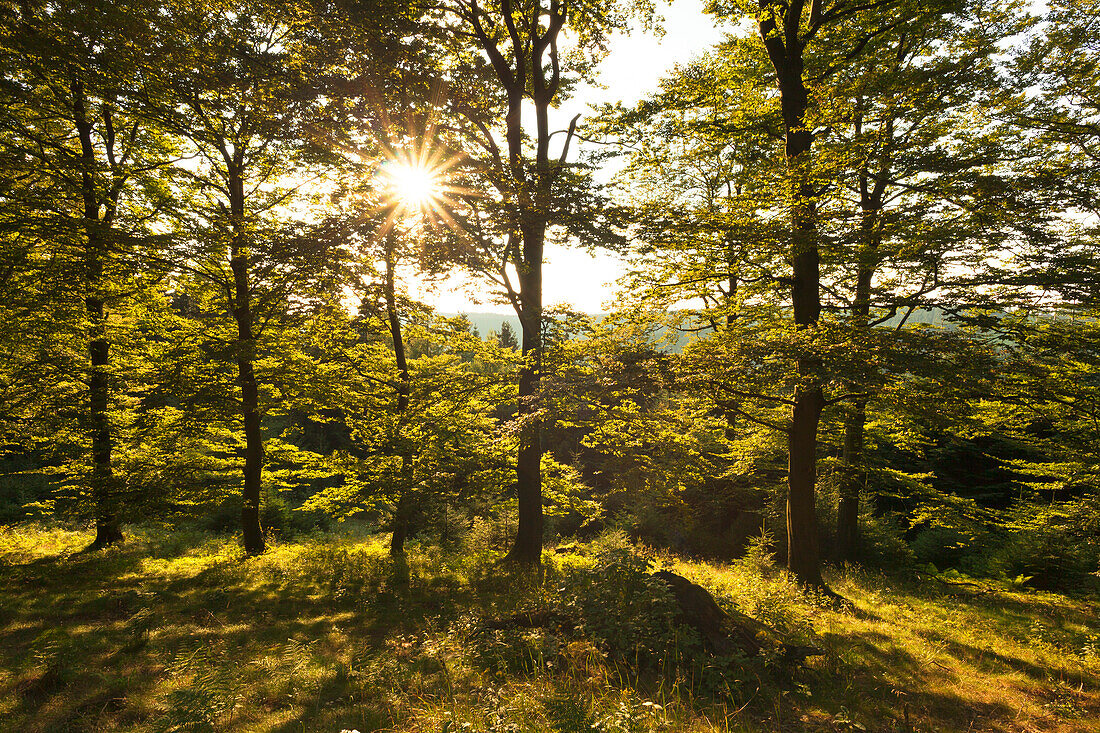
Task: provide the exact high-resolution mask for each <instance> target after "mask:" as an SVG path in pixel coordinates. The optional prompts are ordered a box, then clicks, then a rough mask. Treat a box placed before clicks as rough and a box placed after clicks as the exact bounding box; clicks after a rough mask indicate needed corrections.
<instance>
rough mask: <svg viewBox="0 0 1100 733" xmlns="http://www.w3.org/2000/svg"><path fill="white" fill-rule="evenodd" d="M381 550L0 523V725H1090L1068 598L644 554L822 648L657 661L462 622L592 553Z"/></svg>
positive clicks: (497, 610) (319, 541)
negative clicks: (835, 597) (832, 594)
mask: <svg viewBox="0 0 1100 733" xmlns="http://www.w3.org/2000/svg"><path fill="white" fill-rule="evenodd" d="M382 539H383V538H378V537H373V536H370V535H369V534H366V533H361V532H359V531H357V530H355V529H354V528H350V529H347V530H345V531H344V532H343V533H341V534H334V535H327V536H317V537H309V538H303V539H300V540H296V541H293V542H281V543H273V545H274V546H273V547H272V549H271V550H270V551H269V552H268V553H267V554H265V555H263V556H262V557H258V558H246V557H244V556H243V555H242V553H241V552H240V550H239V549H238V547H237V543H236V541H235V540H234V539H233V538H229V537H219V536H214V535H210V534H206V533H202V532H195V531H186V530H179V529H175V530H170V529H162V528H155V527H144V528H138V529H135V530H133V531H132V533H131V538H130V540H129V541H128V542H127V543H125V544H124V545H122V546H120V547H117V548H110V549H108V550H105V551H101V552H98V553H93V554H81V553H79V552H78V550H79V549H80V548H82V547H84V546H86V545H87V544H88V543H89V542H90V540H91V536H90V534H89V533H87V532H80V531H72V530H66V529H63V528H58V527H20V528H11V529H0V730H11V731H51V732H52V731H112V730H119V731H121V730H125V731H131V730H132V731H202V730H207V731H211V730H217V731H222V730H224V731H286V732H289V731H332V732H333V733H339V731H343V730H358V731H361V733H366V732H367V731H373V730H393V731H403V732H404V731H408V732H412V731H423V732H425V733H429V732H430V733H459V732H461V731H468V732H470V733H474V732H476V733H505V732H507V731H516V732H517V733H519V732H523V733H526V732H527V731H559V732H561V733H573V732H580V731H596V730H598V731H605V732H608V733H611V732H619V731H622V732H623V733H626V732H627V731H630V732H635V731H636V732H642V731H658V730H673V731H698V732H699V733H702V732H704V731H723V732H725V731H745V732H749V731H754V732H755V731H846V730H868V731H914V732H915V731H945V732H950V731H1021V732H1022V731H1065V732H1066V733H1069V732H1070V731H1074V732H1077V731H1100V681H1098V680H1100V614H1098V613H1097V607H1096V604H1095V603H1092V602H1090V601H1089V600H1088V599H1085V598H1080V597H1071V596H1065V595H1058V594H1053V593H1038V592H1032V591H1027V590H1022V589H1019V588H1013V587H1010V586H1007V585H1006V586H997V585H992V584H980V585H975V584H970V585H960V584H951V583H944V582H940V581H937V580H928V579H926V580H924V581H923V582H917V581H904V580H899V579H897V578H888V577H885V576H882V575H876V574H872V573H867V572H863V571H859V570H855V569H846V570H843V571H836V572H834V573H833V574H831V575H830V576H829V581H830V583H831V584H832V587H833V588H835V589H836V590H837V591H839V592H840V593H841V595H843V596H844V597H845V598H846V599H849V600H850V602H851V606H850V607H845V608H837V607H834V606H831V605H829V604H828V603H826V602H825V601H823V600H822V599H818V598H814V597H812V596H807V595H806V594H805V593H803V591H802V590H801V589H800V588H799V587H798V586H797V585H796V584H794V583H792V582H790V581H789V580H788V579H787V578H786V577H785V576H784V575H783V574H782V573H780V572H778V571H776V570H775V569H772V568H769V567H767V565H766V564H760V563H752V564H750V563H742V564H735V565H732V566H718V565H712V564H706V563H699V562H691V561H687V560H684V559H681V558H676V557H673V556H657V557H656V561H657V562H658V563H659V564H662V565H666V566H670V567H672V569H674V570H675V571H677V572H680V573H682V574H684V575H687V576H689V577H691V578H692V579H694V580H695V581H696V582H698V583H700V584H702V585H704V586H705V587H707V588H708V589H710V590H711V591H712V592H713V593H714V594H715V596H716V597H717V598H718V599H719V602H720V603H722V604H725V605H728V606H730V607H737V608H739V609H740V610H742V611H744V612H745V613H748V614H749V615H752V616H754V617H756V618H758V619H760V620H762V621H764V622H765V623H767V624H769V625H770V626H772V627H774V628H776V629H778V630H779V631H780V632H781V634H782V635H783V636H784V637H785V638H787V639H789V640H791V641H793V642H796V643H811V644H814V645H816V646H818V647H820V648H822V649H823V650H825V652H826V654H825V655H824V656H823V657H817V658H812V659H810V660H809V661H808V662H807V663H806V664H805V665H804V666H803V667H801V668H798V669H796V670H784V669H783V668H782V666H781V665H779V664H778V663H774V664H772V663H762V662H759V661H756V662H752V663H748V664H727V665H726V666H722V665H721V664H720V663H719V662H715V663H714V664H710V663H706V664H702V665H701V666H699V665H697V666H695V667H690V668H689V667H684V668H682V669H679V670H678V671H675V672H674V673H664V674H659V673H655V672H653V670H654V669H655V668H656V667H657V666H658V665H654V664H649V665H647V664H646V663H645V661H646V660H644V659H639V658H638V657H637V655H638V652H637V651H636V652H635V658H633V659H628V658H626V657H628V656H629V655H622V654H617V653H616V652H615V650H614V649H611V648H609V647H608V646H607V645H606V644H603V643H601V642H600V640H599V639H598V638H596V637H594V636H590V635H585V634H583V633H581V634H566V633H564V632H558V631H554V630H552V629H549V630H548V629H513V630H498V631H491V632H486V631H485V630H484V629H483V628H482V626H481V624H482V620H483V619H485V618H489V617H501V616H505V615H507V614H509V613H511V612H513V611H515V610H516V609H519V608H531V607H532V604H534V605H538V604H546V603H553V602H555V598H556V596H557V595H560V594H561V592H562V591H561V590H560V589H561V588H564V587H565V585H566V584H567V583H568V582H570V581H569V578H571V577H575V576H576V574H577V573H584V572H589V570H590V569H591V568H592V567H593V564H594V562H595V561H594V560H593V558H592V552H593V551H594V549H598V548H591V547H589V548H585V547H580V548H579V549H580V550H581V552H580V553H579V554H562V555H548V557H547V562H546V575H545V578H544V579H543V582H542V584H541V585H540V584H539V581H538V579H537V578H533V577H529V576H524V575H512V574H509V573H506V572H505V571H503V570H501V569H500V568H499V567H498V566H497V565H495V564H494V560H495V556H494V555H492V554H490V552H489V551H487V550H485V548H484V547H483V546H482V547H478V548H476V549H475V548H474V547H470V548H467V549H466V550H464V551H463V550H459V551H455V552H451V553H447V552H443V551H441V550H439V549H438V548H432V547H428V546H415V545H414V546H413V547H412V548H411V552H410V555H409V558H408V567H407V568H402V567H397V568H395V567H394V565H393V563H392V562H391V561H390V560H389V558H387V557H386V555H385V544H384V542H382ZM621 541H622V540H621V538H619V539H617V540H616V539H615V538H612V539H611V540H605V545H606V544H607V543H608V542H610V543H611V544H614V542H619V543H621ZM474 544H477V543H474ZM604 549H606V548H604ZM406 574H407V578H408V583H407V585H406V584H405V583H404V582H403V580H402V578H403V577H404V576H405V575H406ZM559 600H560V599H559ZM624 602H625V603H627V604H628V605H632V604H634V599H626V600H625V601H624ZM639 602H640V603H641V604H642V605H644V604H645V599H641V600H640V601H639ZM642 618H645V617H644V616H642ZM605 620H606V619H605ZM650 661H651V662H652V661H653V660H650ZM719 661H721V660H719ZM727 661H728V660H727ZM666 672H667V670H666Z"/></svg>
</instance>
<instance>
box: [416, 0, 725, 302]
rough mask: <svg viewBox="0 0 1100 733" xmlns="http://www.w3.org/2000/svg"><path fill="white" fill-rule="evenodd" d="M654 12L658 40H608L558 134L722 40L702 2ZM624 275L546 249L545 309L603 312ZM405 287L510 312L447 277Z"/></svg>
mask: <svg viewBox="0 0 1100 733" xmlns="http://www.w3.org/2000/svg"><path fill="white" fill-rule="evenodd" d="M658 10H659V11H660V13H661V15H663V16H664V18H665V23H664V29H665V34H664V36H663V37H661V38H657V37H655V36H654V35H652V34H649V33H644V32H643V31H641V30H636V31H635V32H634V33H632V34H631V35H629V36H619V37H616V38H614V39H613V40H612V43H611V46H610V47H611V52H610V53H609V54H608V56H607V58H606V59H604V61H603V63H602V64H601V65H600V69H599V82H600V84H601V85H602V86H603V87H605V88H603V89H599V88H592V87H585V88H582V89H579V90H578V92H577V94H576V95H575V96H574V97H573V98H572V99H570V100H569V101H567V102H566V103H564V104H563V105H562V108H561V109H560V110H557V115H556V117H557V121H558V124H559V126H561V127H565V126H566V125H567V124H568V120H569V119H570V118H572V116H573V115H575V114H577V113H578V112H580V113H582V114H586V113H587V112H589V109H588V105H590V104H601V103H604V102H615V101H621V102H624V103H626V104H634V103H635V102H637V101H638V100H639V99H641V98H642V97H643V96H645V95H646V94H648V93H649V92H651V91H653V90H655V89H656V88H657V82H658V80H660V79H661V77H663V76H665V75H666V73H667V72H668V71H670V70H671V69H672V68H673V67H674V66H675V65H676V64H678V63H684V62H687V61H690V60H691V59H692V58H694V57H695V56H697V55H699V54H701V53H703V52H704V51H706V50H707V49H709V48H710V47H711V46H713V45H714V44H716V43H718V42H719V41H721V40H722V37H723V35H724V31H723V30H722V29H720V28H716V27H715V21H714V19H713V18H712V17H710V16H708V15H705V14H704V13H703V3H702V2H701V0H672V3H671V5H668V4H665V3H663V2H661V1H660V0H658ZM582 124H583V118H582ZM624 269H625V267H624V264H623V263H622V262H621V261H619V260H618V259H617V258H615V257H613V256H611V255H608V254H596V255H594V256H593V255H589V254H588V253H586V252H584V251H582V250H576V249H569V248H563V247H558V246H547V248H546V264H545V265H544V267H543V300H544V302H545V304H546V305H548V306H549V305H554V304H557V303H562V302H565V303H568V304H570V305H571V306H573V307H574V308H577V309H579V310H582V311H585V312H589V313H595V312H600V311H605V310H608V305H609V303H608V301H609V299H610V298H611V297H612V296H613V294H614V288H613V285H614V281H615V280H616V279H617V278H618V277H619V276H620V275H622V274H623V272H624ZM409 285H410V289H411V290H413V291H414V292H413V293H412V294H413V295H414V296H416V297H419V298H420V299H422V300H424V301H425V302H427V303H429V304H431V305H434V306H435V307H436V308H438V309H439V310H441V311H443V312H447V313H462V312H466V313H477V312H490V313H497V312H499V313H510V312H511V307H510V306H508V305H505V304H498V303H494V302H493V298H492V294H491V291H489V290H487V289H486V288H484V287H483V286H480V285H479V283H477V282H474V281H470V280H469V279H466V278H462V277H458V276H456V277H452V278H451V279H449V280H447V281H445V282H444V283H442V284H440V285H437V286H436V287H435V288H434V289H433V290H424V289H423V286H419V287H418V284H417V283H409ZM417 291H419V292H417Z"/></svg>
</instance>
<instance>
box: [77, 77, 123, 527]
mask: <svg viewBox="0 0 1100 733" xmlns="http://www.w3.org/2000/svg"><path fill="white" fill-rule="evenodd" d="M70 89H71V92H72V95H73V121H74V122H75V125H76V129H77V135H78V136H79V138H80V162H81V166H82V170H81V172H80V177H81V194H82V199H83V204H84V226H85V249H84V273H85V288H86V290H87V295H86V297H85V299H84V310H85V313H86V314H87V316H88V322H89V327H90V337H89V339H88V361H89V364H90V371H89V375H88V421H89V427H90V432H91V443H92V476H91V494H92V502H93V504H94V506H95V525H96V534H95V540H94V541H93V542H92V545H91V548H92V549H98V548H101V547H106V546H107V545H110V544H113V543H115V542H121V541H122V539H123V537H122V529H121V528H120V527H119V523H118V515H117V506H116V501H117V499H116V496H115V486H114V473H113V471H112V468H111V453H112V449H113V445H112V438H111V422H110V418H109V415H108V409H109V405H110V385H109V383H108V370H109V366H110V342H109V341H108V340H107V334H106V327H107V311H106V304H105V302H104V299H103V295H102V288H103V258H104V256H105V249H106V248H105V242H104V241H103V237H104V228H105V227H106V226H109V222H104V221H101V220H100V211H101V208H102V207H101V206H100V201H99V197H98V196H97V194H96V188H95V178H94V176H93V171H94V170H95V167H96V158H95V148H94V146H93V145H92V123H91V121H90V120H89V118H88V112H87V108H86V105H85V99H84V85H83V83H82V82H80V81H79V80H76V81H74V82H73V83H72V85H71V87H70Z"/></svg>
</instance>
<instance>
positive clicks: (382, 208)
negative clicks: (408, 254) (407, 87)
mask: <svg viewBox="0 0 1100 733" xmlns="http://www.w3.org/2000/svg"><path fill="white" fill-rule="evenodd" d="M463 159H464V158H463V156H461V155H458V154H454V153H450V154H448V153H447V151H445V150H444V149H442V148H437V147H433V146H431V145H430V144H429V143H427V142H426V139H425V138H422V139H420V140H419V141H416V142H414V143H413V144H411V145H409V146H408V147H405V148H403V149H400V148H399V149H390V150H389V151H387V152H386V153H385V157H384V158H383V159H382V160H381V161H380V162H379V164H377V167H376V168H375V174H374V175H375V179H374V184H375V190H376V191H377V193H378V195H379V196H380V200H379V202H378V207H377V208H376V209H375V211H376V212H385V217H386V218H385V221H384V222H382V225H381V227H379V229H378V231H377V232H376V236H379V237H384V236H387V235H388V234H389V233H390V232H391V231H393V230H394V229H395V228H396V229H399V230H400V231H401V232H402V233H404V234H407V235H415V236H419V235H420V234H423V233H425V232H427V231H429V230H434V229H436V228H437V227H440V226H442V227H446V228H448V229H451V230H452V231H456V232H461V227H460V226H459V224H458V222H457V221H455V218H454V213H453V212H454V210H455V208H456V205H457V204H458V202H459V201H460V200H461V199H463V198H465V197H467V196H468V195H469V193H470V192H469V191H467V190H466V189H465V188H463V187H461V186H459V185H456V181H455V176H454V168H455V166H457V165H459V164H460V163H461V162H462V161H463Z"/></svg>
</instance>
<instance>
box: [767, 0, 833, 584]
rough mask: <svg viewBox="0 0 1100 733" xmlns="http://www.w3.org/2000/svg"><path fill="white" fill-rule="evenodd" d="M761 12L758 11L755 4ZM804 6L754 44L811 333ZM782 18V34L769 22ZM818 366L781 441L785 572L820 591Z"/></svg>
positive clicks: (814, 299)
mask: <svg viewBox="0 0 1100 733" xmlns="http://www.w3.org/2000/svg"><path fill="white" fill-rule="evenodd" d="M761 5H762V7H763V5H764V3H763V2H762V3H761ZM804 7H805V3H804V2H802V0H794V1H793V2H791V3H789V4H788V5H787V6H786V15H785V16H781V15H780V14H779V13H773V14H767V15H764V16H763V17H762V19H761V21H760V36H761V39H762V40H763V42H764V46H765V49H766V50H767V52H768V58H769V59H770V60H771V62H772V66H773V67H774V69H775V72H776V78H777V82H778V86H779V99H780V107H781V109H782V113H783V127H784V132H785V141H784V142H785V145H784V152H785V156H786V159H787V173H788V176H789V179H790V182H789V188H788V191H789V196H790V202H789V203H790V207H791V240H790V262H791V270H792V278H791V306H792V310H793V312H794V321H795V327H796V328H798V329H799V330H806V329H812V328H814V327H815V326H816V325H817V321H818V318H819V316H820V314H821V273H820V257H819V254H818V245H817V207H816V204H815V201H814V198H815V190H814V184H813V178H812V161H811V158H810V149H811V147H812V146H813V140H814V136H813V133H812V132H811V131H810V130H808V129H806V110H807V107H808V105H809V97H808V94H807V91H806V85H805V82H804V80H803V78H802V74H803V60H802V48H803V41H802V39H801V38H800V37H799V28H800V24H801V16H802V12H803V8H804ZM780 18H782V27H780V25H779V23H778V22H777V20H778V19H780ZM821 385H822V375H821V362H820V359H818V358H817V357H815V356H814V355H813V354H812V353H810V354H806V355H804V356H802V357H801V358H799V360H798V385H797V386H796V387H795V393H794V406H793V407H792V409H791V425H790V432H789V433H788V443H787V445H788V454H789V456H788V457H789V463H788V479H787V483H788V494H787V567H788V568H789V569H790V571H791V572H792V573H794V574H795V576H797V577H798V579H799V580H801V581H802V582H804V583H808V584H810V585H814V586H823V585H824V583H823V581H822V579H821V560H820V556H819V551H818V544H817V518H816V509H815V496H814V493H815V484H816V482H817V430H818V424H819V423H820V420H821V411H822V409H823V408H824V406H825V399H824V396H823V394H822V388H821Z"/></svg>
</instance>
